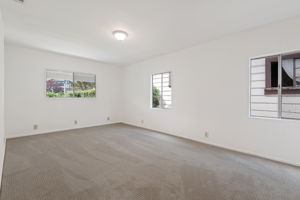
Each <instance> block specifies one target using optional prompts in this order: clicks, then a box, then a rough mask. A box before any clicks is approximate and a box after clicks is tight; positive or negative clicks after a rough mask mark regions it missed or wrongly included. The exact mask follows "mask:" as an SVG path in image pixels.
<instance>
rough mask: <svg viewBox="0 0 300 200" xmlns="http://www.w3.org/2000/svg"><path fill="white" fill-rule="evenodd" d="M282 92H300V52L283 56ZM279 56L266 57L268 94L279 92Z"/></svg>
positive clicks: (266, 91) (266, 90) (266, 92)
mask: <svg viewBox="0 0 300 200" xmlns="http://www.w3.org/2000/svg"><path fill="white" fill-rule="evenodd" d="M281 59H282V61H281V62H282V68H281V79H282V93H283V94H300V54H292V55H286V56H282V58H281ZM277 88H278V57H269V58H266V89H265V94H266V95H272V94H277Z"/></svg>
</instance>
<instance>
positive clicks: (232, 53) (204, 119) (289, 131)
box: [122, 17, 300, 166]
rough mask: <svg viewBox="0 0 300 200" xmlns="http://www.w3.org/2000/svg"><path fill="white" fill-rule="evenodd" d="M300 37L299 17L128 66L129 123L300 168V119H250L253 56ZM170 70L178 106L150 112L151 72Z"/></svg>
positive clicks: (291, 45)
mask: <svg viewBox="0 0 300 200" xmlns="http://www.w3.org/2000/svg"><path fill="white" fill-rule="evenodd" d="M299 35H300V18H299V17H298V18H294V19H289V20H286V21H281V22H279V23H275V24H271V25H268V26H265V27H261V28H259V29H256V30H251V31H246V32H242V33H239V34H235V35H231V36H228V37H226V38H223V39H219V40H216V41H212V42H208V43H206V44H203V45H198V46H195V47H192V48H189V49H185V50H181V51H178V52H175V53H172V54H169V55H165V56H161V57H158V58H154V59H151V60H148V61H144V62H141V63H138V64H134V65H131V66H128V67H127V68H125V69H123V73H124V77H123V84H122V86H123V88H122V91H123V97H124V101H123V102H124V104H123V109H124V110H123V113H124V114H123V120H124V121H125V122H126V123H130V124H134V125H138V126H143V127H146V128H150V129H155V130H159V131H163V132H167V133H169V134H174V135H177V136H181V137H185V138H190V139H193V140H197V141H204V142H207V143H211V144H216V145H219V146H223V147H226V148H230V149H235V150H238V151H243V152H248V153H251V154H256V155H259V156H263V157H266V158H271V159H275V160H279V161H283V162H287V163H291V164H294V165H299V166H300V146H299V141H300V121H284V120H266V119H250V118H249V117H248V115H249V112H248V110H249V105H248V102H249V96H248V95H249V93H248V92H249V91H248V88H249V77H248V73H249V58H250V57H254V56H259V55H264V54H271V53H276V52H282V51H289V50H295V49H300V40H299ZM165 71H172V76H173V77H172V82H173V84H172V86H173V87H172V89H173V108H172V109H171V110H154V109H150V77H151V74H153V73H158V72H165ZM141 120H144V124H142V123H141ZM205 131H208V132H209V138H205V137H204V132H205Z"/></svg>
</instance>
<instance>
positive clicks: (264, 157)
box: [121, 122, 300, 167]
mask: <svg viewBox="0 0 300 200" xmlns="http://www.w3.org/2000/svg"><path fill="white" fill-rule="evenodd" d="M121 123H123V124H127V125H130V126H135V127H138V128H142V129H147V130H151V131H155V132H159V133H162V134H167V135H171V136H175V137H179V138H183V139H187V140H191V141H195V142H199V143H203V144H207V145H211V146H214V147H217V148H222V149H226V150H229V151H234V152H238V153H242V154H246V155H249V156H254V157H257V158H261V159H267V160H270V161H274V162H279V163H282V164H287V165H291V166H293V167H300V163H296V162H293V161H290V160H284V159H281V158H277V157H274V156H269V155H264V154H260V153H257V152H251V151H247V150H244V149H238V148H233V147H229V146H225V145H222V144H217V143H214V142H209V141H205V140H195V139H193V138H188V137H184V136H181V135H175V134H173V133H168V132H165V131H160V130H156V129H153V128H149V127H143V126H140V125H137V124H134V123H131V122H121Z"/></svg>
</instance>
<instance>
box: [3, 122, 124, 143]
mask: <svg viewBox="0 0 300 200" xmlns="http://www.w3.org/2000/svg"><path fill="white" fill-rule="evenodd" d="M118 123H121V122H108V123H95V124H88V125H81V126H80V125H78V126H76V127H72V128H62V129H51V130H39V131H35V132H30V133H21V134H17V135H10V136H8V137H7V139H13V138H19V137H26V136H33V135H41V134H46V133H55V132H60V131H69V130H75V129H81V128H89V127H95V126H104V125H109V124H118Z"/></svg>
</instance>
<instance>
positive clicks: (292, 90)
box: [265, 52, 300, 95]
mask: <svg viewBox="0 0 300 200" xmlns="http://www.w3.org/2000/svg"><path fill="white" fill-rule="evenodd" d="M281 56H282V60H284V59H293V86H288V87H286V86H285V87H284V86H282V94H299V95H300V85H297V84H296V79H297V78H300V76H296V64H295V63H296V60H297V59H300V53H297V52H295V53H291V54H288V55H284V54H281ZM275 60H277V62H278V56H277V55H274V56H269V57H266V66H265V72H266V73H265V80H266V85H265V95H276V94H277V93H278V86H277V87H272V86H271V76H272V75H271V63H272V62H274V61H275ZM280 67H282V66H280Z"/></svg>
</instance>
